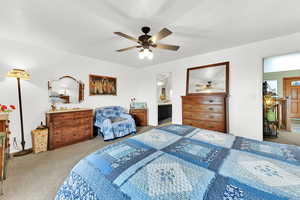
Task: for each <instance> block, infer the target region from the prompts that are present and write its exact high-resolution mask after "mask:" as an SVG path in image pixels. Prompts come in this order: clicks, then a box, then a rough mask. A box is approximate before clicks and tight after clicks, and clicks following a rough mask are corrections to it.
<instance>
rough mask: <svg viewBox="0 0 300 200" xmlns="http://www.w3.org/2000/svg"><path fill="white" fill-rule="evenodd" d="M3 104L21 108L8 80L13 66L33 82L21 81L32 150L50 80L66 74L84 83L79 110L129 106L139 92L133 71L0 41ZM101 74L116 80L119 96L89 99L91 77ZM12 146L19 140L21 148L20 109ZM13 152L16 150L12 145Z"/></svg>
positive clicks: (0, 101)
mask: <svg viewBox="0 0 300 200" xmlns="http://www.w3.org/2000/svg"><path fill="white" fill-rule="evenodd" d="M0 55H1V56H0V104H14V105H16V106H17V107H18V96H17V95H18V93H17V82H16V80H15V79H12V78H6V77H5V75H6V73H7V72H8V71H9V70H10V69H11V68H13V67H19V68H23V69H26V70H27V71H29V73H30V74H31V80H30V81H22V83H21V85H22V97H23V117H24V131H25V140H26V148H29V147H31V135H30V131H31V130H32V129H34V128H36V126H38V125H39V123H40V121H44V120H45V112H46V111H47V110H49V108H50V106H49V103H48V88H47V81H48V80H53V79H57V78H59V77H60V76H63V75H71V76H73V77H75V78H77V79H78V80H82V81H83V82H84V83H85V101H84V103H83V104H78V105H70V106H78V107H79V106H80V107H91V108H95V107H100V106H107V105H121V106H124V107H126V108H128V107H129V101H130V98H131V97H132V96H134V93H135V91H136V87H137V86H136V85H135V81H134V74H133V73H132V72H133V71H135V69H133V68H129V67H124V66H120V65H118V64H113V63H109V62H104V61H99V60H95V59H90V58H87V57H81V56H77V55H73V54H69V53H65V52H60V51H54V50H50V49H45V48H40V47H34V46H30V45H26V44H21V43H18V42H15V41H8V40H4V39H0ZM89 74H98V75H107V76H114V77H117V84H118V88H117V89H118V95H117V96H89V95H88V87H89V85H88V75H89ZM10 118H11V124H10V127H11V132H12V135H11V143H12V139H13V137H17V141H18V144H19V147H21V146H20V135H21V133H20V120H19V110H16V111H14V112H12V113H11V116H10ZM11 151H16V149H14V148H13V145H11Z"/></svg>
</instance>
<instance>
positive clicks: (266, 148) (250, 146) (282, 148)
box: [233, 137, 300, 166]
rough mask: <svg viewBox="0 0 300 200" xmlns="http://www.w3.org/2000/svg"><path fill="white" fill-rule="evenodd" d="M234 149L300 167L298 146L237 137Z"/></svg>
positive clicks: (299, 149)
mask: <svg viewBox="0 0 300 200" xmlns="http://www.w3.org/2000/svg"><path fill="white" fill-rule="evenodd" d="M233 148H234V149H238V150H241V151H247V152H251V153H255V154H259V155H262V156H266V157H270V158H273V159H278V160H282V161H286V162H290V163H292V164H296V165H298V166H300V148H299V147H296V146H292V145H284V144H278V143H272V142H261V141H257V140H251V139H247V138H242V137H237V138H236V140H235V142H234V145H233Z"/></svg>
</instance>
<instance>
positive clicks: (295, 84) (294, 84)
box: [291, 81, 300, 86]
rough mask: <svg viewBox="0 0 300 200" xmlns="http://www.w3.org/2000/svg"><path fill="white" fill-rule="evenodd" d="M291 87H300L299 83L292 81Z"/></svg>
mask: <svg viewBox="0 0 300 200" xmlns="http://www.w3.org/2000/svg"><path fill="white" fill-rule="evenodd" d="M291 86H300V81H292V82H291Z"/></svg>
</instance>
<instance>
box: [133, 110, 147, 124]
mask: <svg viewBox="0 0 300 200" xmlns="http://www.w3.org/2000/svg"><path fill="white" fill-rule="evenodd" d="M129 114H131V115H132V117H133V118H134V120H135V124H136V126H148V112H147V109H130V111H129Z"/></svg>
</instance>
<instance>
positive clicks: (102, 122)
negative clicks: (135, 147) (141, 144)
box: [94, 106, 136, 140]
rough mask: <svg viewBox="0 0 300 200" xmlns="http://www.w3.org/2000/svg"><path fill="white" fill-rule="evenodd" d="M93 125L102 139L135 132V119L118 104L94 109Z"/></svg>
mask: <svg viewBox="0 0 300 200" xmlns="http://www.w3.org/2000/svg"><path fill="white" fill-rule="evenodd" d="M94 126H95V127H96V129H97V134H98V135H102V136H103V138H104V140H111V139H114V138H118V137H123V136H125V135H128V134H131V133H136V126H135V121H134V119H133V118H132V117H131V115H129V114H127V113H125V111H124V109H123V108H122V107H120V106H109V107H104V108H98V109H96V111H95V119H94Z"/></svg>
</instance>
